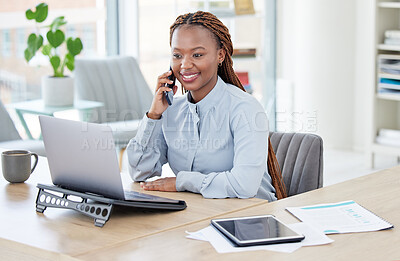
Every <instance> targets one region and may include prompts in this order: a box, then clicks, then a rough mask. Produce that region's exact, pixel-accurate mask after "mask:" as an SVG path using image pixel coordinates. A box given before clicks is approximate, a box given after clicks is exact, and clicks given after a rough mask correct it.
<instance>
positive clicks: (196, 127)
mask: <svg viewBox="0 0 400 261" xmlns="http://www.w3.org/2000/svg"><path fill="white" fill-rule="evenodd" d="M170 45H171V51H172V57H171V67H172V71H168V72H166V73H164V74H162V75H160V76H159V77H158V82H157V87H156V94H155V96H154V99H153V103H152V105H151V108H150V110H149V111H148V113H147V115H145V116H144V118H143V120H142V123H141V126H140V128H139V130H138V133H137V135H136V137H135V138H133V139H132V140H131V142H130V143H129V145H128V147H127V151H128V158H129V164H130V174H131V176H132V179H133V180H134V181H145V180H146V179H148V178H150V177H153V176H160V175H161V168H162V165H163V164H165V163H167V162H168V163H169V165H170V167H171V169H172V170H173V172H174V173H175V175H176V177H173V178H172V177H169V178H162V179H158V180H156V181H152V182H142V183H141V186H142V188H144V189H145V190H159V191H191V192H194V193H201V194H202V195H203V196H204V197H205V198H226V197H238V198H249V197H254V196H256V197H258V198H264V199H267V200H269V201H273V200H276V198H282V197H284V196H285V192H284V188H283V186H282V183H281V177H280V175H279V173H280V172H279V171H276V170H277V168H276V167H277V166H278V165H277V163H276V158H275V159H274V160H272V158H274V155H273V152H272V153H271V151H272V149H271V148H270V150H269V152H270V153H269V154H270V155H269V160H268V167H269V169H272V170H275V171H272V172H273V175H271V176H270V175H269V174H268V172H267V169H266V165H267V164H266V159H267V149H268V119H267V116H266V114H265V112H264V110H263V108H262V106H261V105H260V104H259V103H258V101H257V100H256V99H254V98H253V97H252V96H250V95H249V94H247V93H246V92H245V91H244V88H243V86H242V84H241V83H240V81H239V79H238V78H237V76H236V75H235V73H234V71H233V67H232V58H231V55H232V52H233V47H232V42H231V39H230V35H229V31H228V29H227V28H226V26H225V25H223V23H222V22H221V21H220V20H218V18H216V17H215V16H214V15H213V14H211V13H208V12H202V11H198V12H196V13H188V14H185V15H181V16H179V17H178V18H177V19H176V21H175V23H174V24H173V25H172V26H171V29H170ZM172 73H173V74H174V76H175V77H176V79H177V80H178V81H179V82H180V83H181V84H182V87H183V88H184V90H185V91H186V94H185V95H184V96H181V97H175V99H174V101H173V104H172V105H171V106H168V104H167V101H166V99H165V97H164V92H165V91H170V90H171V89H170V88H168V87H166V86H165V85H166V84H172V83H173V82H172V81H171V80H169V79H168V76H170V75H171V74H172ZM173 91H174V93H175V92H176V91H177V86H174V87H173ZM270 159H271V160H270ZM278 168H279V167H278ZM270 172H271V171H270ZM271 177H272V178H271ZM272 184H273V185H272ZM275 192H276V195H275Z"/></svg>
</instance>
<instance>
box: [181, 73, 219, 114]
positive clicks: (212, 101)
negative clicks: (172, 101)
mask: <svg viewBox="0 0 400 261" xmlns="http://www.w3.org/2000/svg"><path fill="white" fill-rule="evenodd" d="M224 86H225V82H224V81H223V80H222V79H221V78H220V77H219V76H218V79H217V83H216V84H215V86H214V88H212V90H211V91H210V92H209V93H208V94H207V95H206V97H204V98H203V99H202V100H201V101H199V102H198V103H192V102H191V100H192V96H191V94H190V92H188V93H187V96H186V101H187V103H188V106H189V109H190V111H191V112H192V113H197V114H204V113H206V112H207V111H208V110H210V109H211V108H212V107H215V106H216V105H217V104H218V103H219V102H220V101H221V96H222V94H223V92H224V90H225V88H224Z"/></svg>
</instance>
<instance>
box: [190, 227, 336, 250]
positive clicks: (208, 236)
mask: <svg viewBox="0 0 400 261" xmlns="http://www.w3.org/2000/svg"><path fill="white" fill-rule="evenodd" d="M288 227H290V228H291V229H293V230H294V231H296V232H297V233H299V234H303V235H304V236H305V239H304V240H303V241H301V242H298V243H285V244H271V245H261V246H248V247H237V246H234V245H233V244H232V243H231V242H230V240H229V239H227V238H225V237H224V236H223V235H222V234H221V233H220V232H218V231H217V230H216V229H215V228H214V227H212V226H208V227H206V228H204V229H202V230H199V231H196V232H186V233H188V234H189V235H187V236H186V237H187V238H190V239H196V240H203V241H209V242H210V244H211V245H212V246H213V247H214V248H215V250H216V251H217V252H218V253H231V252H244V251H253V250H269V251H277V252H283V253H292V252H293V251H295V250H297V249H299V248H300V247H302V246H314V245H324V244H329V243H331V242H333V240H332V239H330V238H328V237H327V236H325V235H324V234H323V233H322V231H318V230H315V229H313V228H312V227H310V226H309V225H307V224H305V223H296V224H290V225H288Z"/></svg>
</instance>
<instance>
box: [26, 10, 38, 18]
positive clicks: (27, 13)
mask: <svg viewBox="0 0 400 261" xmlns="http://www.w3.org/2000/svg"><path fill="white" fill-rule="evenodd" d="M25 16H26V19H28V20H32V19H35V17H36V13H34V12H32V10H31V9H28V10H26V12H25Z"/></svg>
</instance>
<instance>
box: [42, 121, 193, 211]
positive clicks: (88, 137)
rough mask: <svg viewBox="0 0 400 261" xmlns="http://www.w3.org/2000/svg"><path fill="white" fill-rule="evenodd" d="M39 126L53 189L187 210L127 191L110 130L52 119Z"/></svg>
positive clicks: (165, 200) (174, 202)
mask: <svg viewBox="0 0 400 261" xmlns="http://www.w3.org/2000/svg"><path fill="white" fill-rule="evenodd" d="M39 122H40V127H41V130H42V136H43V142H44V146H45V150H46V155H47V160H48V164H49V169H50V174H51V179H52V182H53V184H54V185H56V186H58V187H60V188H63V189H69V190H73V191H77V192H82V193H87V194H95V195H97V196H103V197H106V198H110V199H114V200H116V201H120V202H121V201H124V202H125V203H129V202H138V203H140V204H138V205H139V206H141V207H143V206H144V205H143V204H144V203H146V202H147V203H148V204H149V205H147V206H144V207H154V208H163V209H165V208H166V206H167V208H169V209H175V210H177V209H184V208H186V203H185V202H184V201H181V200H173V199H169V198H163V197H157V196H153V195H148V194H144V193H140V192H136V191H124V189H123V185H122V180H121V174H120V171H119V165H118V159H117V153H116V149H115V145H114V139H113V135H112V130H111V128H110V127H109V126H105V125H102V124H96V123H88V122H80V121H71V120H65V119H59V118H55V117H49V116H39ZM125 205H126V204H125ZM128 205H129V204H128ZM133 206H134V204H133ZM168 206H169V207H168Z"/></svg>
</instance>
